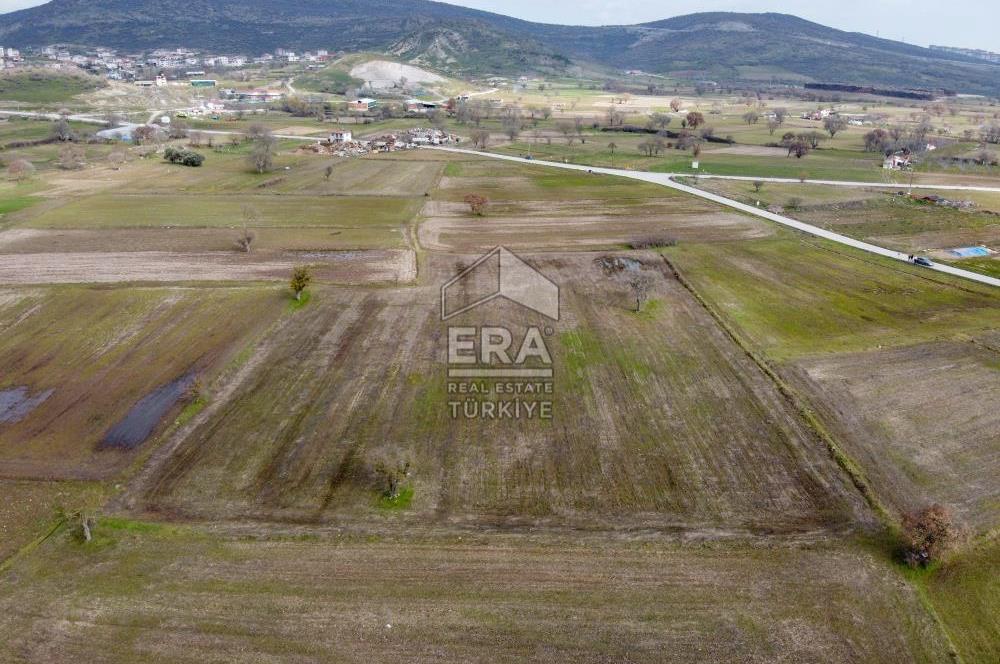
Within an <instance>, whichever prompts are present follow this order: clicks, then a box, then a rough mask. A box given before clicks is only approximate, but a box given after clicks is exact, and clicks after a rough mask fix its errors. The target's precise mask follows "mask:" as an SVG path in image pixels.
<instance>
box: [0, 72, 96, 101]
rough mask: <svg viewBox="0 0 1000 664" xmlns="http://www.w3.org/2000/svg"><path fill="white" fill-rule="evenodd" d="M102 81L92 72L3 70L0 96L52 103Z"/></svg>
mask: <svg viewBox="0 0 1000 664" xmlns="http://www.w3.org/2000/svg"><path fill="white" fill-rule="evenodd" d="M103 85H105V83H104V81H103V80H101V79H99V78H96V77H92V76H84V75H64V74H54V73H52V72H47V71H44V70H36V69H32V70H27V71H14V72H6V73H4V74H2V75H0V99H3V100H8V101H21V102H28V103H34V104H53V103H56V102H61V101H68V100H70V99H72V98H73V97H75V96H76V95H78V94H81V93H84V92H90V91H91V90H96V89H98V88H100V87H102V86H103Z"/></svg>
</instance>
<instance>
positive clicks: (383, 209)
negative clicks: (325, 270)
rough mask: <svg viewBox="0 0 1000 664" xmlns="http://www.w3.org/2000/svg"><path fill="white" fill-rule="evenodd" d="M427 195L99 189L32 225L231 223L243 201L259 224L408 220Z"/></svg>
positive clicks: (383, 224)
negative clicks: (231, 193)
mask: <svg viewBox="0 0 1000 664" xmlns="http://www.w3.org/2000/svg"><path fill="white" fill-rule="evenodd" d="M422 203H423V202H422V201H421V200H418V199H411V198H390V197H365V196H272V195H256V196H247V195H244V196H208V195H206V196H178V195H162V196H159V195H142V194H135V195H131V194H97V195H94V196H88V197H85V198H80V199H75V200H71V201H69V202H67V203H66V204H65V205H62V206H59V207H56V208H51V209H48V210H45V211H43V212H41V213H40V214H38V215H37V216H34V217H33V218H31V219H30V221H29V222H28V223H27V224H26V225H27V226H29V227H32V228H143V227H157V226H167V227H186V228H197V227H203V228H204V227H208V228H211V227H218V226H224V227H230V228H235V227H237V226H239V225H240V224H241V223H242V212H241V210H242V208H243V206H251V207H253V208H255V209H256V210H257V212H258V214H259V217H260V222H258V223H257V224H255V227H258V226H270V227H276V228H294V227H299V228H309V227H323V228H336V227H338V226H344V227H348V228H350V227H355V226H361V225H363V226H366V227H378V228H381V229H385V230H386V231H388V230H389V229H395V228H399V227H400V226H403V225H405V224H406V223H407V222H408V221H409V220H410V219H411V218H412V217H413V215H414V214H416V212H417V210H418V209H419V207H420V205H422Z"/></svg>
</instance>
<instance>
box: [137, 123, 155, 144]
mask: <svg viewBox="0 0 1000 664" xmlns="http://www.w3.org/2000/svg"><path fill="white" fill-rule="evenodd" d="M159 136H160V134H159V130H157V128H156V127H153V126H152V125H140V126H138V127H136V128H135V129H133V130H132V140H133V141H134V142H135V144H136V145H149V144H150V143H156V142H157V140H158V139H159Z"/></svg>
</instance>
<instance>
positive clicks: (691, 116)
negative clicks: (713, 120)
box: [684, 111, 705, 129]
mask: <svg viewBox="0 0 1000 664" xmlns="http://www.w3.org/2000/svg"><path fill="white" fill-rule="evenodd" d="M684 120H685V121H686V122H687V126H688V127H690V128H691V129H697V128H698V127H699V125H703V124H705V116H704V115H702V114H701V113H699V112H698V111H691V112H690V113H688V114H687V116H685V118H684Z"/></svg>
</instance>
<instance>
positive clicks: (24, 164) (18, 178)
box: [7, 159, 35, 182]
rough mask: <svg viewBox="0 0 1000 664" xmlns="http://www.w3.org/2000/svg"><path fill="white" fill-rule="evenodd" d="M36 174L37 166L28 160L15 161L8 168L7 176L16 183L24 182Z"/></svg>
mask: <svg viewBox="0 0 1000 664" xmlns="http://www.w3.org/2000/svg"><path fill="white" fill-rule="evenodd" d="M34 174H35V166H34V164H32V163H31V162H30V161H28V160H27V159H15V160H14V161H12V162H10V165H9V166H8V167H7V176H8V177H10V179H11V180H14V181H15V182H24V181H25V180H29V179H31V176H33V175H34Z"/></svg>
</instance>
